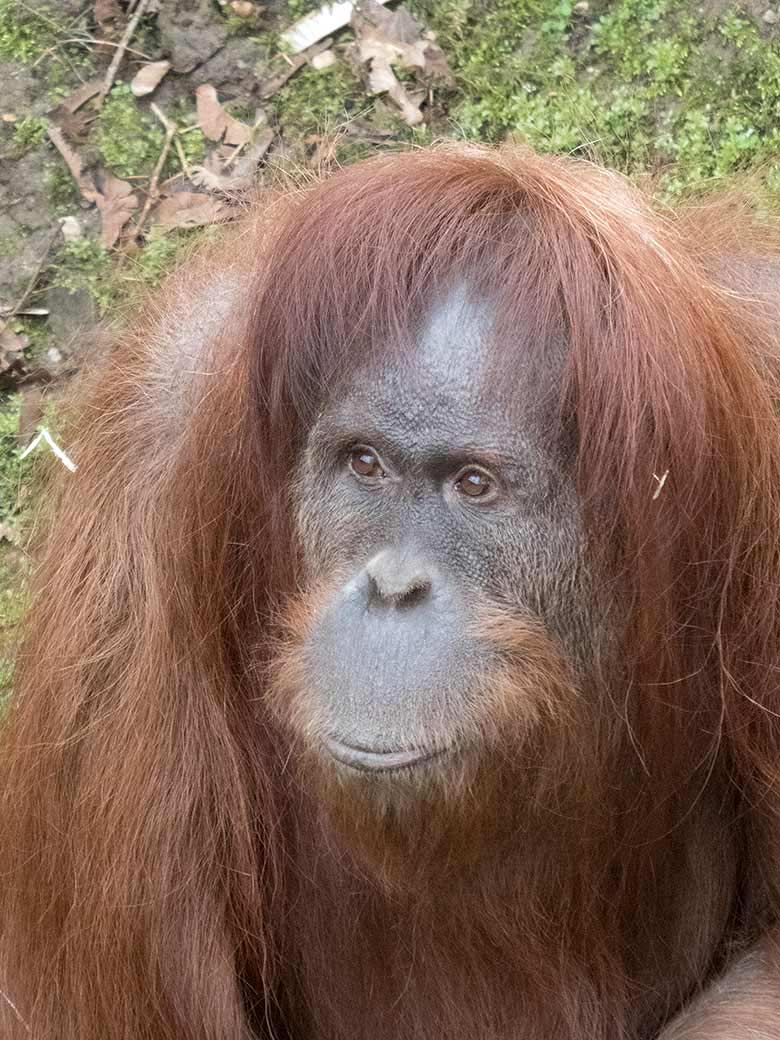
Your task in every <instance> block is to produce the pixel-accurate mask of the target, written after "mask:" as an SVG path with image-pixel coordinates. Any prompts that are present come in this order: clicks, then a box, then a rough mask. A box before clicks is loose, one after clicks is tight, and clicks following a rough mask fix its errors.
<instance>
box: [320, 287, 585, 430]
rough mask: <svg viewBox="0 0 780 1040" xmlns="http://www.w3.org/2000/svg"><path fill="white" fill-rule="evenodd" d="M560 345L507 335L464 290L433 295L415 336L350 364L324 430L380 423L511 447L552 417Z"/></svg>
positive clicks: (482, 301) (491, 305) (490, 308)
mask: <svg viewBox="0 0 780 1040" xmlns="http://www.w3.org/2000/svg"><path fill="white" fill-rule="evenodd" d="M564 356H565V352H564V350H563V349H562V346H561V344H560V342H544V343H543V342H540V341H538V340H533V339H532V338H531V337H529V335H528V333H527V330H526V329H524V328H523V327H517V328H514V329H512V330H507V329H506V327H505V326H504V325H502V323H501V320H500V316H499V315H498V314H497V310H496V304H495V301H494V300H493V299H492V298H490V297H487V296H485V295H483V294H480V292H479V291H478V290H476V289H475V288H474V287H472V286H470V285H468V284H466V283H458V284H457V285H456V286H455V287H453V288H451V289H450V290H448V291H447V292H446V293H443V294H441V295H439V296H438V297H437V298H436V299H435V300H434V301H433V303H432V305H431V307H430V309H429V310H428V312H427V313H426V314H424V315H423V317H422V320H421V321H420V322H419V323H418V325H417V329H416V331H415V333H413V334H410V335H409V337H408V338H407V339H405V340H404V342H402V343H392V344H389V345H388V346H387V347H386V348H385V349H379V350H377V351H376V353H375V354H374V355H373V356H371V357H369V358H368V359H366V360H365V361H364V362H363V363H362V364H358V366H357V367H356V368H355V370H354V371H352V372H351V373H350V374H348V375H347V376H345V377H344V379H343V380H342V381H341V382H340V384H339V386H338V387H337V389H336V392H335V393H334V394H332V396H331V401H332V402H333V403H332V404H331V406H330V407H328V408H326V410H325V411H326V414H327V416H328V420H329V422H334V423H335V424H337V425H343V426H349V425H350V424H354V423H356V422H357V419H358V417H359V416H360V415H363V416H378V417H382V418H384V420H385V421H387V422H388V423H389V424H390V425H391V426H393V427H398V428H401V427H403V428H404V429H406V430H407V431H408V432H409V433H415V434H418V435H420V436H423V435H424V434H425V433H426V432H428V433H429V434H430V435H432V436H433V435H434V434H435V433H436V432H437V431H438V432H439V433H440V435H441V436H442V437H444V436H447V435H450V434H453V433H456V434H457V436H458V439H462V438H464V437H465V438H466V439H468V438H470V437H474V438H476V437H478V436H481V437H483V438H484V437H485V436H486V435H487V434H488V431H490V433H489V435H490V436H491V437H495V438H510V437H512V436H513V434H514V433H516V432H517V430H518V429H519V428H520V429H522V428H523V427H526V426H528V425H529V423H530V424H531V425H537V426H541V425H542V424H541V422H540V419H541V418H542V417H545V416H548V417H550V416H552V415H553V414H557V410H558V405H559V398H558V392H557V391H558V387H559V385H560V371H561V366H562V364H563V362H564Z"/></svg>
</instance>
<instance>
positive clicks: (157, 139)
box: [95, 83, 165, 177]
mask: <svg viewBox="0 0 780 1040" xmlns="http://www.w3.org/2000/svg"><path fill="white" fill-rule="evenodd" d="M164 138H165V132H164V130H163V129H162V127H161V126H160V124H159V123H158V122H157V120H156V119H155V118H154V117H153V116H150V115H148V114H147V113H146V112H143V111H142V110H141V109H140V108H139V106H138V104H137V102H136V100H135V98H134V97H133V94H132V91H131V90H130V87H129V86H128V85H127V84H126V83H118V84H117V85H116V86H115V87H114V88H113V90H112V91H111V93H110V94H109V96H108V97H107V98H106V102H105V104H104V105H103V108H102V109H101V111H100V115H99V117H98V120H97V128H96V131H95V142H96V144H97V146H98V149H99V151H100V154H101V155H102V156H103V159H104V161H105V163H106V165H107V166H108V167H109V169H110V170H111V171H112V172H113V173H115V174H116V175H117V176H118V177H142V176H148V175H149V174H151V172H152V170H153V169H154V165H155V163H156V162H157V159H158V157H159V155H160V151H161V150H162V146H163V140H164Z"/></svg>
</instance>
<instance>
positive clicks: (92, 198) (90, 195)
mask: <svg viewBox="0 0 780 1040" xmlns="http://www.w3.org/2000/svg"><path fill="white" fill-rule="evenodd" d="M46 133H47V134H48V136H49V140H50V141H51V143H52V144H53V145H54V147H55V148H56V149H57V151H58V152H59V153H60V155H61V156H62V158H63V159H64V160H65V165H66V166H67V167H68V169H69V170H70V172H71V175H72V176H73V179H74V180H75V182H76V184H77V185H78V189H79V191H80V192H81V194H82V196H83V197H84V198H85V199H86V200H87V202H97V200H98V196H99V195H100V192H99V191H98V190H97V188H96V187H95V182H94V180H93V179H92V175H91V174H89V173H84V172H83V169H82V163H81V159H80V158H79V156H78V155H77V154H76V153H75V152H74V151H73V149H72V148H71V147H70V145H69V144H68V142H67V141H66V140H65V138H64V137H63V135H62V131H61V130H60V128H59V127H57V126H54V124H53V123H49V126H48V127H47V130H46Z"/></svg>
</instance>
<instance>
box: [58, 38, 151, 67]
mask: <svg viewBox="0 0 780 1040" xmlns="http://www.w3.org/2000/svg"><path fill="white" fill-rule="evenodd" d="M61 43H62V44H63V45H64V44H68V43H70V44H78V46H79V47H87V48H89V47H92V46H98V45H99V46H101V47H121V46H122V44H121V43H115V42H114V41H113V40H96V39H95V37H94V36H90V35H89V34H88V33H84V35H83V36H72V37H70V38H69V39H67V40H62V41H61ZM125 54H136V55H137V56H138V57H139V58H143V59H144V61H152V60H153V59H152V56H151V54H146V53H145V52H144V51H137V50H135V48H134V47H125Z"/></svg>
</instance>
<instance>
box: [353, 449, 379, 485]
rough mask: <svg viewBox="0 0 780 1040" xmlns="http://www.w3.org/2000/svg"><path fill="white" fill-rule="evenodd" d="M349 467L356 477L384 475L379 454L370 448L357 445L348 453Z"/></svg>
mask: <svg viewBox="0 0 780 1040" xmlns="http://www.w3.org/2000/svg"><path fill="white" fill-rule="evenodd" d="M349 468H350V469H351V470H352V472H353V473H354V474H355V475H356V476H358V477H364V478H365V477H369V478H377V477H384V476H385V471H384V469H383V468H382V463H381V462H380V461H379V456H378V455H377V454H376V452H375V451H374V450H373V449H372V448H365V447H357V448H353V449H352V451H351V452H350V453H349Z"/></svg>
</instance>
